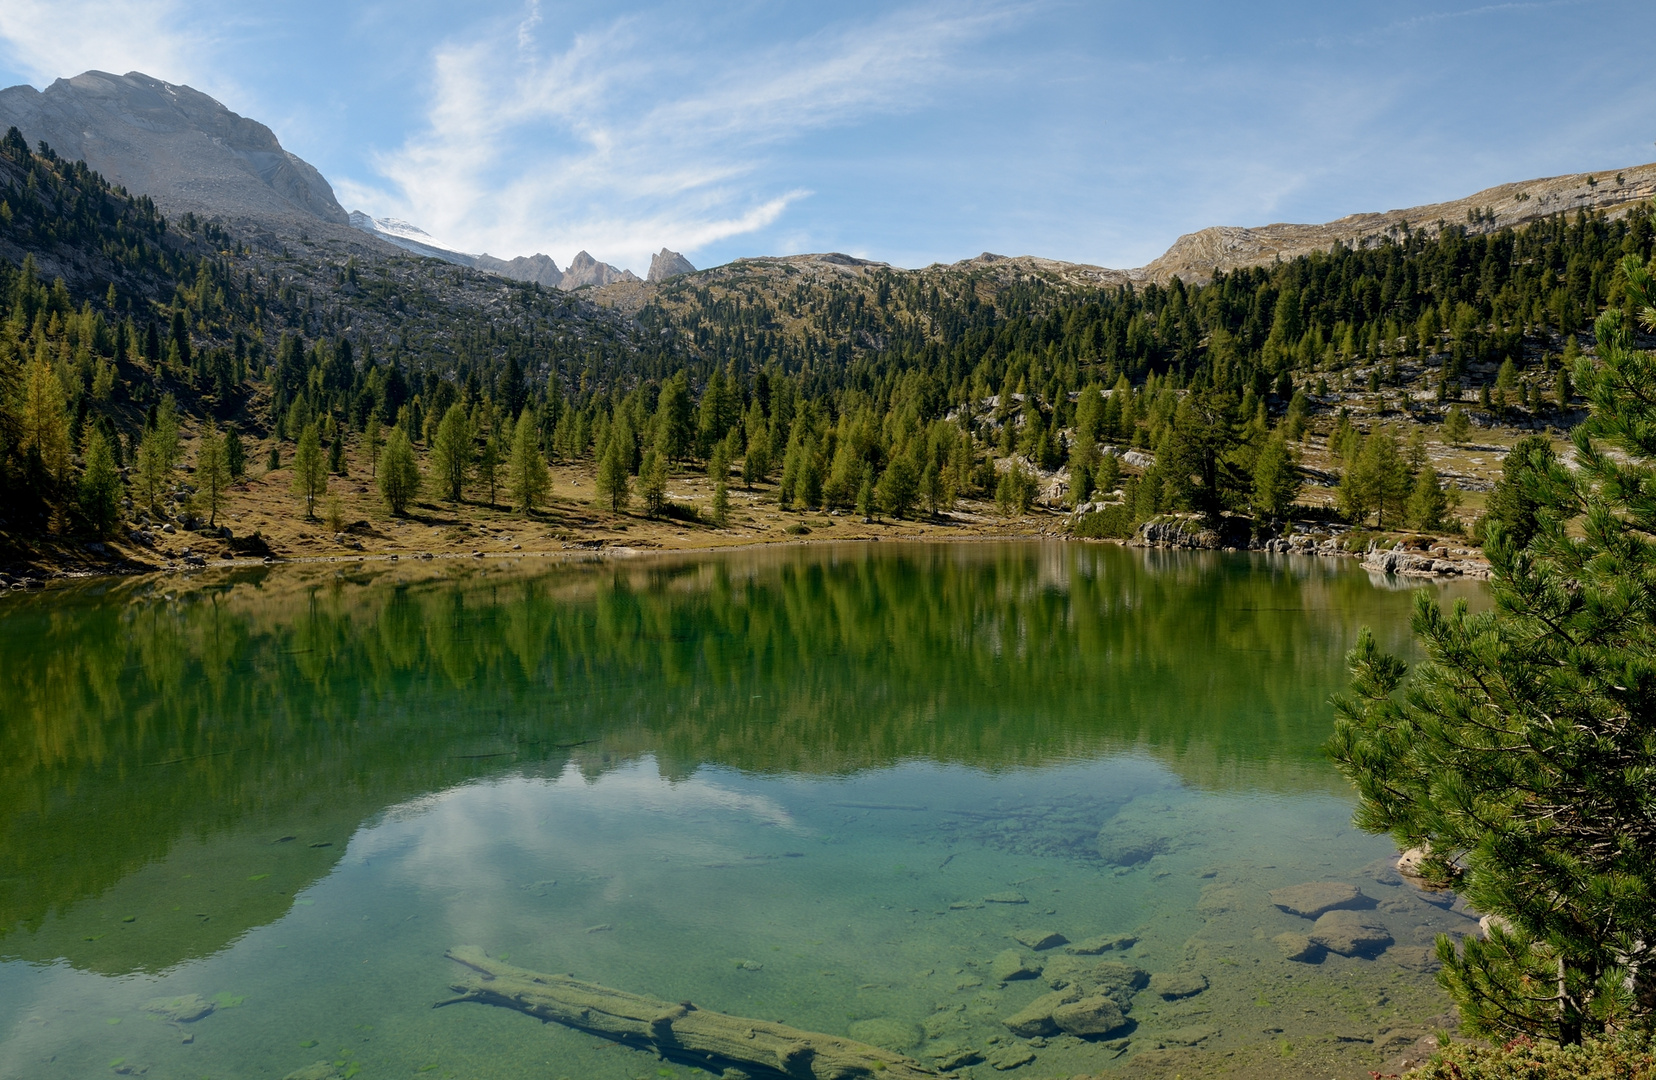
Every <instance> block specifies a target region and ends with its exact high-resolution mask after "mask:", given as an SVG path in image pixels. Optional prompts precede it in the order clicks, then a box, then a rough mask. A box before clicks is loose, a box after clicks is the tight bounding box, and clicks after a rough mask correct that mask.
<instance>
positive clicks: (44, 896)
mask: <svg viewBox="0 0 1656 1080" xmlns="http://www.w3.org/2000/svg"><path fill="white" fill-rule="evenodd" d="M1461 588H1462V589H1470V587H1467V586H1463V587H1461ZM1443 591H1444V592H1445V595H1446V596H1451V595H1455V593H1454V591H1453V590H1449V589H1445V590H1443ZM1409 603H1410V598H1409V595H1408V593H1407V592H1406V591H1403V590H1400V589H1396V588H1392V587H1389V586H1387V584H1386V583H1384V582H1382V583H1379V584H1378V585H1377V583H1376V582H1374V581H1372V580H1371V579H1370V577H1369V576H1368V575H1367V574H1364V573H1362V572H1360V571H1357V570H1356V569H1355V568H1354V567H1353V566H1351V565H1350V564H1344V563H1330V562H1322V561H1315V560H1301V559H1290V558H1278V559H1264V558H1257V557H1248V556H1219V555H1164V554H1157V553H1147V552H1141V551H1129V550H1124V549H1120V548H1115V547H1093V546H1081V545H1042V544H1005V545H987V544H986V545H948V546H933V547H922V546H894V545H886V546H878V545H863V546H846V547H815V548H792V549H786V550H782V551H760V552H744V553H731V554H722V555H714V556H704V557H698V558H683V559H678V558H659V559H645V560H637V561H630V562H629V561H623V562H602V563H589V564H580V565H573V566H558V567H553V568H548V567H547V566H546V565H545V564H542V563H536V562H533V561H529V560H525V561H524V562H523V563H522V564H510V563H495V562H490V563H488V564H484V565H477V564H468V565H466V566H465V567H463V568H454V569H447V570H445V569H441V568H438V569H433V568H431V567H429V566H427V567H422V568H397V567H394V566H388V565H387V564H365V565H361V566H352V567H349V568H343V567H334V566H327V567H316V566H311V567H291V568H270V569H260V570H257V571H252V572H242V573H236V574H225V575H221V576H213V575H201V576H199V577H196V578H193V579H190V580H178V579H168V580H164V581H146V582H136V583H118V584H105V585H100V586H95V587H86V588H80V589H75V590H66V591H61V592H54V593H51V594H47V595H33V596H26V597H14V598H9V599H7V600H6V601H5V606H3V607H0V654H3V655H4V657H5V660H6V663H5V667H4V671H3V673H0V695H3V696H0V700H3V701H4V702H5V703H6V704H5V706H4V709H5V721H4V725H3V727H0V1077H58V1076H62V1077H82V1076H100V1075H146V1076H149V1077H174V1076H176V1077H190V1078H197V1077H211V1078H215V1080H216V1078H220V1077H275V1078H280V1077H284V1076H287V1075H289V1074H290V1073H293V1072H295V1071H300V1070H304V1069H306V1068H310V1067H312V1066H315V1068H314V1069H312V1075H315V1076H327V1075H330V1074H331V1075H334V1076H338V1077H345V1076H355V1075H360V1076H362V1077H364V1078H376V1077H393V1076H395V1077H403V1076H441V1077H515V1076H547V1077H559V1076H567V1077H572V1078H573V1077H596V1078H610V1077H614V1078H627V1077H642V1076H650V1077H655V1076H666V1075H675V1076H692V1075H707V1074H706V1073H705V1072H699V1071H698V1070H695V1069H692V1068H689V1067H687V1066H685V1065H683V1064H681V1063H677V1062H672V1061H668V1062H663V1061H661V1060H658V1059H657V1058H656V1057H655V1056H654V1055H653V1054H650V1053H647V1052H645V1051H642V1050H638V1049H633V1048H629V1047H625V1046H621V1045H618V1044H615V1043H612V1042H608V1041H605V1040H603V1039H600V1038H597V1037H595V1036H593V1035H590V1034H583V1033H580V1032H577V1031H574V1030H572V1029H568V1028H563V1027H560V1026H558V1025H554V1024H546V1025H543V1024H542V1023H540V1022H539V1021H537V1020H535V1019H532V1018H530V1017H528V1016H525V1015H523V1014H520V1013H518V1012H515V1011H512V1010H508V1009H503V1008H499V1007H493V1006H486V1005H481V1004H475V1003H463V1004H457V1005H452V1006H448V1007H445V1008H441V1009H433V1008H432V1007H431V1006H432V1005H433V1004H434V1003H435V1002H437V1001H440V1000H443V999H445V998H447V997H449V996H451V994H450V992H449V990H448V986H449V984H450V983H451V982H452V981H454V980H455V979H456V978H458V977H459V976H460V974H461V972H460V970H459V969H458V967H457V966H456V965H455V964H453V963H452V962H451V961H449V960H447V959H445V958H444V955H443V954H444V951H445V950H447V949H449V948H451V947H453V946H458V945H475V946H478V947H481V948H484V949H486V950H488V951H489V952H490V953H491V954H492V955H495V956H500V957H505V958H507V959H509V961H510V962H511V963H513V964H516V965H520V966H522V967H526V968H531V969H535V970H541V971H548V972H569V973H573V974H575V975H577V976H578V977H580V978H582V979H586V980H590V981H592V982H596V983H600V984H603V985H605V986H610V987H614V988H618V989H622V990H626V991H629V992H632V993H637V994H646V995H651V996H654V997H659V998H663V999H666V1000H669V1001H679V1000H681V999H689V1000H694V1001H695V1002H696V1003H697V1004H698V1005H699V1006H701V1007H702V1008H706V1009H715V1010H719V1011H722V1012H726V1013H732V1014H736V1015H739V1016H746V1017H756V1018H763V1019H769V1020H780V1021H783V1022H785V1023H788V1024H791V1025H793V1026H795V1027H799V1028H804V1029H807V1030H810V1031H818V1032H826V1033H830V1034H836V1035H850V1036H851V1037H854V1038H858V1039H861V1040H863V1041H867V1042H872V1043H880V1044H884V1045H888V1046H890V1047H892V1048H894V1049H899V1050H901V1051H903V1052H904V1053H907V1054H910V1055H911V1056H913V1057H915V1058H916V1059H917V1060H919V1061H921V1062H922V1063H924V1064H925V1065H927V1066H928V1067H940V1063H952V1062H958V1061H968V1062H970V1063H969V1064H966V1065H964V1066H961V1067H959V1068H958V1069H956V1071H957V1072H958V1073H959V1074H960V1075H968V1076H980V1077H981V1076H999V1075H1011V1076H1040V1077H1045V1076H1072V1075H1075V1074H1079V1073H1095V1072H1107V1073H1109V1074H1110V1075H1121V1076H1133V1075H1141V1074H1144V1075H1147V1074H1152V1073H1155V1074H1158V1075H1159V1072H1158V1070H1165V1069H1168V1068H1171V1067H1175V1066H1177V1067H1181V1068H1186V1069H1187V1071H1186V1073H1185V1075H1197V1074H1214V1075H1218V1074H1221V1073H1225V1072H1230V1073H1233V1074H1237V1075H1301V1074H1303V1075H1318V1076H1328V1075H1341V1074H1344V1075H1352V1076H1365V1075H1367V1069H1368V1068H1370V1067H1372V1066H1374V1065H1375V1064H1377V1063H1379V1062H1382V1061H1383V1060H1385V1057H1386V1055H1387V1054H1388V1053H1393V1052H1394V1051H1395V1049H1396V1047H1397V1046H1400V1045H1403V1044H1404V1043H1407V1042H1408V1041H1411V1040H1412V1039H1413V1038H1414V1037H1415V1036H1416V1035H1418V1034H1421V1033H1424V1032H1425V1031H1426V1030H1427V1028H1428V1025H1429V1024H1430V1023H1431V1022H1433V1020H1434V1018H1435V1017H1437V1016H1438V1015H1439V1014H1441V1013H1442V1012H1443V1011H1444V1010H1445V1008H1446V1002H1445V1000H1444V998H1443V997H1442V995H1441V993H1440V992H1439V991H1438V990H1437V989H1436V987H1435V984H1434V983H1433V980H1432V977H1431V975H1430V974H1429V972H1428V971H1426V970H1422V969H1425V968H1427V967H1429V962H1428V961H1427V960H1426V958H1425V950H1424V949H1423V948H1422V946H1424V945H1425V944H1427V943H1429V942H1430V940H1431V937H1432V935H1433V934H1434V933H1435V932H1437V931H1439V930H1444V931H1449V932H1454V933H1461V932H1466V931H1467V929H1468V928H1469V926H1470V925H1472V924H1471V923H1470V919H1469V918H1468V917H1467V916H1466V915H1464V914H1463V913H1461V912H1458V911H1456V910H1453V909H1446V908H1444V907H1442V906H1440V904H1439V903H1436V902H1433V901H1435V900H1436V899H1437V898H1434V897H1428V896H1422V895H1420V894H1417V893H1415V892H1414V891H1413V890H1412V889H1410V888H1409V887H1408V886H1405V885H1403V884H1402V883H1401V882H1399V881H1398V880H1397V879H1396V878H1395V876H1394V875H1392V874H1391V873H1390V872H1389V870H1388V869H1387V865H1386V860H1387V857H1388V856H1389V855H1391V854H1393V849H1392V848H1391V847H1390V845H1389V842H1388V841H1386V840H1385V839H1384V838H1375V837H1370V836H1365V835H1363V834H1360V833H1357V832H1355V831H1354V830H1352V829H1351V827H1350V824H1349V822H1350V813H1351V805H1352V799H1351V795H1350V792H1349V790H1348V788H1347V787H1346V786H1345V785H1344V783H1343V781H1341V780H1340V779H1339V777H1338V776H1337V775H1336V774H1335V773H1334V772H1333V770H1332V768H1331V767H1330V766H1329V764H1328V763H1327V762H1326V760H1324V759H1323V758H1322V756H1321V755H1320V753H1319V751H1318V746H1319V744H1320V743H1321V742H1322V740H1323V739H1324V738H1325V737H1326V735H1327V731H1328V728H1329V724H1330V712H1329V709H1328V707H1327V705H1326V701H1327V697H1328V695H1329V694H1330V693H1331V692H1334V691H1336V690H1338V689H1339V688H1340V686H1341V685H1342V682H1343V671H1342V657H1343V654H1344V652H1345V650H1346V649H1348V648H1349V647H1350V645H1351V643H1352V641H1353V640H1354V638H1355V636H1356V633H1357V630H1358V628H1359V627H1360V626H1362V625H1365V624H1367V625H1372V626H1374V627H1375V628H1376V630H1377V632H1378V634H1379V635H1380V637H1381V639H1382V641H1385V642H1388V643H1389V644H1391V645H1392V646H1393V647H1395V648H1399V649H1406V648H1407V625H1406V623H1407V615H1408V608H1409ZM1101 837H1102V838H1103V840H1104V843H1103V844H1102V845H1101V843H1100V839H1101ZM1124 839H1125V840H1131V841H1134V844H1129V845H1128V847H1134V848H1135V851H1136V852H1137V853H1136V854H1128V855H1123V853H1122V852H1123V848H1122V841H1123V840H1124ZM1135 845H1136V847H1135ZM1309 881H1334V882H1343V883H1348V884H1352V885H1355V886H1357V887H1358V888H1360V889H1361V890H1362V891H1363V893H1364V894H1365V896H1366V897H1368V898H1371V900H1372V902H1373V903H1374V905H1375V906H1373V907H1371V908H1370V909H1369V910H1367V911H1365V912H1364V915H1365V917H1367V918H1368V920H1369V921H1371V922H1373V921H1378V922H1379V923H1381V924H1383V925H1384V927H1385V928H1386V929H1387V930H1388V931H1389V933H1390V936H1391V937H1392V938H1393V941H1394V944H1393V945H1392V946H1391V947H1390V948H1388V949H1386V950H1385V951H1383V952H1381V953H1379V954H1378V955H1377V956H1356V957H1346V956H1341V955H1338V954H1332V953H1330V954H1328V955H1327V956H1326V957H1325V958H1323V959H1321V962H1319V963H1307V962H1303V961H1294V960H1290V959H1287V958H1286V956H1285V955H1284V950H1283V947H1282V946H1281V945H1279V944H1278V943H1277V941H1276V940H1275V939H1276V938H1277V936H1278V935H1280V934H1285V933H1301V934H1303V933H1306V932H1308V931H1309V929H1310V928H1311V923H1310V922H1309V920H1306V919H1303V918H1300V917H1298V916H1296V915H1292V914H1289V913H1287V912H1284V911H1282V910H1279V909H1277V908H1276V907H1274V906H1273V905H1272V904H1271V903H1270V901H1269V899H1268V897H1267V895H1266V894H1267V892H1268V891H1269V890H1272V889H1277V888H1281V887H1284V886H1291V885H1296V884H1300V883H1303V882H1309ZM1027 931H1039V932H1042V933H1047V932H1051V933H1056V934H1060V935H1062V936H1064V937H1065V938H1067V939H1068V940H1069V942H1071V943H1080V942H1083V941H1087V940H1088V939H1094V938H1098V937H1113V938H1132V939H1136V943H1134V944H1131V945H1130V946H1127V947H1125V948H1117V949H1112V950H1111V951H1109V952H1106V953H1104V954H1102V955H1099V956H1096V957H1095V956H1087V957H1082V958H1077V957H1074V956H1068V955H1066V954H1065V949H1064V946H1062V945H1059V946H1056V947H1051V948H1045V949H1042V950H1039V951H1037V950H1035V949H1032V948H1029V947H1027V946H1026V945H1024V944H1020V943H1019V941H1018V940H1017V938H1016V935H1020V934H1023V933H1025V932H1027ZM1028 940H1031V941H1033V940H1035V939H1033V938H1030V939H1028ZM1007 949H1013V950H1016V951H1017V952H1018V953H1019V955H1020V956H1021V957H1022V958H1023V959H1024V961H1025V963H1026V965H1028V966H1030V967H1032V968H1033V967H1034V966H1041V967H1043V968H1044V969H1045V970H1043V971H1042V974H1041V977H1037V978H1029V979H1017V980H1014V981H1010V982H1006V983H1004V984H1003V983H1001V982H1000V981H999V980H998V979H996V978H995V977H994V975H993V973H992V971H991V967H992V964H993V963H994V961H995V959H996V957H997V955H999V954H1001V953H1002V952H1004V951H1005V950H1007ZM1099 960H1105V961H1115V962H1119V963H1123V964H1127V965H1130V966H1133V967H1136V968H1138V969H1141V970H1142V971H1144V972H1146V973H1148V974H1161V975H1163V976H1164V978H1165V976H1166V975H1167V974H1170V973H1179V974H1185V975H1195V976H1199V977H1200V979H1199V981H1200V980H1205V982H1206V989H1205V990H1201V991H1200V992H1198V993H1195V994H1192V995H1189V996H1182V997H1173V998H1164V997H1163V996H1162V995H1161V994H1160V993H1158V992H1156V991H1157V987H1158V986H1160V985H1161V983H1160V981H1159V980H1158V982H1157V983H1154V984H1152V986H1151V987H1149V988H1146V989H1143V990H1140V991H1139V992H1138V993H1137V994H1136V995H1124V996H1123V1003H1124V1004H1126V1005H1127V1024H1126V1025H1125V1026H1124V1027H1123V1028H1122V1029H1120V1030H1117V1031H1114V1032H1111V1033H1110V1035H1109V1037H1108V1038H1100V1037H1094V1038H1085V1039H1083V1038H1077V1037H1075V1036H1072V1035H1067V1034H1054V1035H1052V1036H1051V1037H1036V1038H1034V1039H1026V1038H1021V1037H1019V1036H1017V1035H1015V1034H1013V1033H1012V1032H1011V1031H1010V1030H1009V1029H1008V1028H1007V1026H1006V1025H1005V1024H1004V1023H1003V1020H1004V1019H1005V1018H1007V1017H1008V1016H1011V1015H1012V1014H1014V1013H1017V1012H1018V1011H1019V1010H1020V1009H1022V1008H1023V1007H1024V1006H1026V1005H1028V1004H1029V1003H1030V1002H1031V1001H1032V1000H1034V999H1035V998H1037V997H1039V996H1040V995H1042V994H1045V993H1047V992H1049V991H1050V989H1051V986H1050V985H1049V983H1050V982H1051V980H1052V979H1053V978H1054V977H1055V976H1057V975H1060V974H1061V973H1062V972H1064V971H1065V970H1066V965H1068V966H1069V968H1072V969H1073V967H1074V965H1077V964H1087V963H1095V962H1097V961H1099ZM179 999H184V1001H183V1004H182V1005H180V1004H179V1003H178V1002H179ZM169 1002H171V1004H168V1003H169ZM208 1006H211V1011H208V1012H205V1014H204V1015H200V1016H198V1017H196V1018H194V1019H189V1020H186V1019H184V1018H183V1017H184V1015H186V1014H189V1013H192V1012H201V1011H202V1010H204V1009H206V1008H207V1007H208ZM974 1058H975V1059H977V1060H975V1061H974V1060H972V1059H974ZM1026 1059H1027V1060H1026ZM1014 1061H1021V1064H1015V1065H1014V1064H1013V1062H1014ZM997 1064H998V1065H1003V1066H1004V1065H1011V1066H1012V1067H1011V1068H1007V1069H1004V1070H1001V1069H997V1068H996V1065H997Z"/></svg>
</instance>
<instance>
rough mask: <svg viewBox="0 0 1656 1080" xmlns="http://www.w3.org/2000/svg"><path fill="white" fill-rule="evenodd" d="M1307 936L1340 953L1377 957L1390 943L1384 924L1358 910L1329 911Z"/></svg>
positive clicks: (1390, 937) (1315, 942) (1389, 934)
mask: <svg viewBox="0 0 1656 1080" xmlns="http://www.w3.org/2000/svg"><path fill="white" fill-rule="evenodd" d="M1308 936H1309V937H1310V939H1311V942H1312V944H1314V945H1321V946H1322V947H1323V948H1325V949H1327V950H1328V951H1329V952H1337V953H1339V954H1340V955H1341V956H1363V957H1374V956H1379V955H1380V954H1381V953H1382V952H1385V951H1386V947H1387V946H1388V945H1390V944H1391V943H1392V936H1391V931H1389V930H1387V929H1386V927H1385V925H1384V924H1383V923H1381V922H1380V921H1379V920H1377V919H1375V918H1373V917H1372V916H1369V915H1365V914H1363V913H1361V912H1357V911H1330V912H1328V913H1327V914H1325V915H1323V916H1322V917H1320V918H1319V919H1318V920H1317V921H1316V923H1315V924H1314V925H1313V926H1312V927H1311V933H1310V935H1308Z"/></svg>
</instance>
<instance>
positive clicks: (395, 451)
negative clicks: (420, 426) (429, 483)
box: [379, 424, 420, 517]
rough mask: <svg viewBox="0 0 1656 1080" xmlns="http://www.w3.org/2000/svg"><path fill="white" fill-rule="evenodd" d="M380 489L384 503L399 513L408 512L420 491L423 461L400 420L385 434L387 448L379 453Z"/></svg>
mask: <svg viewBox="0 0 1656 1080" xmlns="http://www.w3.org/2000/svg"><path fill="white" fill-rule="evenodd" d="M379 489H380V497H381V498H383V499H384V500H385V505H386V506H387V507H388V508H389V509H390V511H391V513H393V514H395V515H396V516H397V517H402V516H403V515H404V514H406V513H408V508H409V506H411V505H412V504H413V502H414V499H415V496H417V495H418V494H419V493H420V462H419V459H418V458H416V457H415V456H414V444H413V443H411V442H409V441H408V432H406V431H404V430H403V429H402V425H400V424H399V425H397V426H396V427H394V428H392V429H391V434H390V435H388V436H386V439H385V449H384V450H383V451H381V453H380V464H379Z"/></svg>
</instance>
